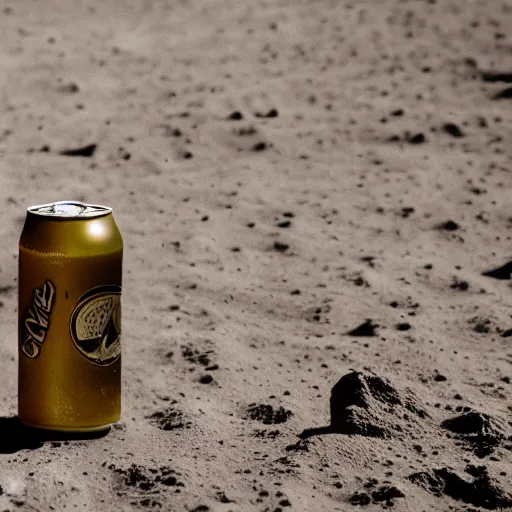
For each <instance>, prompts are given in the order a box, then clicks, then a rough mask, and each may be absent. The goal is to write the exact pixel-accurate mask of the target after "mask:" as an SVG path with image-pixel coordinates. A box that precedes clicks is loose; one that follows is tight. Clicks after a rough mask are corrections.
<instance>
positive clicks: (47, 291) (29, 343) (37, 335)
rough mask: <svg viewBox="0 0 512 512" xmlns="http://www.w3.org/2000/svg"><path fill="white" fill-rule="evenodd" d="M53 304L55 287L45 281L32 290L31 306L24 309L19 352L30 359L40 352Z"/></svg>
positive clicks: (48, 325) (48, 326)
mask: <svg viewBox="0 0 512 512" xmlns="http://www.w3.org/2000/svg"><path fill="white" fill-rule="evenodd" d="M54 303H55V285H54V284H53V283H52V282H51V281H50V280H49V279H47V280H46V281H45V282H44V284H42V285H41V286H40V287H39V288H36V289H35V290H34V292H33V294H32V305H31V306H30V307H28V308H27V309H26V311H25V314H24V316H23V323H22V328H23V336H22V340H23V341H22V343H21V350H22V352H23V353H24V354H25V355H26V356H28V357H30V358H32V359H33V358H36V357H37V356H38V355H39V353H40V352H41V346H42V345H43V342H44V340H45V339H46V335H47V333H48V329H49V328H50V318H51V314H52V309H53V305H54Z"/></svg>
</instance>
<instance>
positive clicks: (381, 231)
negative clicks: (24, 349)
mask: <svg viewBox="0 0 512 512" xmlns="http://www.w3.org/2000/svg"><path fill="white" fill-rule="evenodd" d="M0 5H1V8H2V15H1V17H0V85H1V89H0V93H1V94H0V107H1V112H2V115H1V116H0V156H1V158H0V180H1V181H0V204H1V212H2V218H3V222H2V223H1V225H0V230H1V233H0V234H1V236H2V245H1V252H0V255H1V260H0V269H1V283H0V284H1V289H0V291H1V293H2V297H0V299H1V306H2V307H1V308H0V320H1V324H0V326H1V327H0V328H1V331H0V332H1V336H2V340H3V342H2V344H1V345H0V353H1V355H2V357H1V359H0V415H1V416H2V419H0V435H1V441H0V452H3V453H0V505H1V506H0V509H2V510H4V509H5V510H27V511H32V510H41V511H46V510H57V511H60V510H75V509H76V510H90V511H119V510H126V511H129V510H139V509H154V510H159V509H160V510H169V511H191V510H195V511H207V510H212V511H215V512H217V511H219V512H221V511H253V510H254V511H279V510H282V511H286V510H297V511H302V510H304V511H320V510H321V511H324V510H325V511H335V510H339V511H349V512H350V511H352V510H358V509H360V510H368V511H373V510H380V509H381V508H382V507H390V508H391V507H393V509H394V510H396V511H397V512H398V511H414V512H416V511H420V512H421V511H425V512H426V511H448V510H451V511H457V512H462V511H475V510H486V509H498V510H499V509H502V510H512V467H511V461H512V452H511V450H512V437H511V436H512V427H511V412H512V405H511V403H512V402H511V399H510V394H511V391H512V387H511V386H512V384H511V378H512V345H511V343H512V342H511V341H510V340H511V339H512V338H511V337H510V335H511V334H512V332H511V331H509V329H511V328H512V320H511V310H510V292H511V287H510V280H509V279H510V270H511V267H512V265H509V266H505V267H504V268H502V269H501V270H500V271H499V272H497V273H491V275H490V276H489V275H487V276H486V275H483V273H485V272H487V271H490V270H493V269H497V268H499V267H501V266H502V265H504V264H506V263H507V262H509V261H510V255H511V253H510V233H511V229H512V212H511V209H510V186H511V184H512V174H511V171H512V158H511V152H510V147H511V142H512V125H511V121H512V109H511V106H512V89H511V87H512V84H511V81H512V76H511V75H512V41H511V39H510V37H511V32H512V31H511V28H512V3H511V2H510V1H503V0H492V1H490V2H489V1H487V2H486V1H483V0H475V1H469V0H458V1H453V0H438V1H437V2H436V1H435V0H430V1H419V0H418V1H413V0H409V1H407V0H405V1H399V0H380V1H379V2H375V1H362V0H359V1H357V2H356V1H352V2H349V1H345V0H344V1H334V0H332V1H327V0H315V1H311V2H303V1H290V0H288V1H286V0H281V1H278V0H268V1H257V2H238V1H235V0H215V1H213V0H209V1H208V0H205V1H202V2H192V1H190V0H179V1H176V2H164V1H157V0H154V1H151V0H147V1H144V2H143V1H140V2H135V1H133V0H120V1H116V2H114V1H109V2H100V1H99V0H90V1H85V0H70V1H68V2H50V1H42V0H39V1H35V0H32V1H29V0H23V1H21V0H18V1H16V2H15V1H14V0H10V1H9V0H3V1H2V2H0ZM89 144H96V145H97V146H96V147H94V148H91V150H90V152H89V153H90V156H83V157H71V156H66V155H62V154H60V153H61V152H62V151H65V150H69V149H75V148H79V147H82V146H86V145H89ZM60 199H81V200H84V201H87V202H91V203H99V204H107V205H109V206H112V207H113V208H114V216H115V219H116V221H117V223H118V225H119V228H120V230H121V233H122V234H123V237H124V244H125V259H124V281H123V417H122V421H121V422H120V423H119V424H117V425H116V427H115V428H113V429H112V431H111V432H110V433H109V434H108V435H107V436H106V437H103V438H100V439H94V440H81V441H65V442H64V441H58V440H54V441H46V442H38V441H37V440H34V439H29V438H27V437H25V436H22V435H20V434H19V432H18V431H17V430H16V428H15V425H16V422H15V419H13V416H15V415H16V403H17V402H16V393H17V380H16V379H17V377H16V376H17V342H16V332H17V327H16V321H17V314H16V305H17V297H16V275H17V250H18V249H17V244H18V240H19V236H20V233H21V228H22V224H23V220H24V216H25V209H26V207H27V206H29V205H32V204H41V203H46V202H50V201H54V200H60ZM496 277H498V278H501V279H496ZM368 319H369V321H368V322H367V320H368ZM365 322H366V323H365ZM361 324H363V327H361V328H360V329H358V330H356V331H355V332H353V333H352V334H347V333H348V332H349V331H352V330H353V329H355V328H357V327H358V326H360V325H361ZM353 371H355V372H359V373H351V372H353ZM342 377H344V378H343V380H341V382H340V384H339V385H338V386H336V387H335V388H334V389H333V386H334V385H335V384H336V383H337V382H338V381H339V380H340V379H341V378H342ZM331 390H333V391H332V393H333V394H332V400H331ZM301 434H302V438H300V437H299V436H300V435H301Z"/></svg>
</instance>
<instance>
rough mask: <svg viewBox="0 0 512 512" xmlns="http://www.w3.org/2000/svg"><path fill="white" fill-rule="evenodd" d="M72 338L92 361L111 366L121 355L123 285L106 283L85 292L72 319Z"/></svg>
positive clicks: (82, 352) (77, 346)
mask: <svg viewBox="0 0 512 512" xmlns="http://www.w3.org/2000/svg"><path fill="white" fill-rule="evenodd" d="M69 327H70V331H71V338H72V339H73V342H74V344H75V347H76V348H77V349H78V351H79V352H80V353H81V354H82V355H83V356H84V357H86V358H87V359H88V360H89V361H91V362H92V363H94V364H97V365H100V366H107V365H110V364H112V363H114V362H115V361H117V359H119V357H120V355H121V287H120V286H118V285H102V286H97V287H95V288H92V289H91V290H89V291H88V292H86V293H84V294H83V295H82V296H81V297H80V298H79V299H78V301H77V303H76V306H75V308H74V310H73V313H72V314H71V320H70V326H69Z"/></svg>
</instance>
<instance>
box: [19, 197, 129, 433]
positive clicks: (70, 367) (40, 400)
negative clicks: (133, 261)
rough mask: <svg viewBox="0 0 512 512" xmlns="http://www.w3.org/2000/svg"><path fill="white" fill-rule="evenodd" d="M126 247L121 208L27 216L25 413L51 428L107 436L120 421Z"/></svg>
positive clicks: (61, 206)
mask: <svg viewBox="0 0 512 512" xmlns="http://www.w3.org/2000/svg"><path fill="white" fill-rule="evenodd" d="M122 260H123V239H122V238H121V234H120V233H119V229H118V228H117V226H116V223H115V221H114V217H113V216H112V209H111V208H109V207H106V206H100V205H91V204H85V203H82V202H79V201H57V202H55V203H49V204H44V205H38V206H31V207H29V208H28V209H27V217H26V220H25V225H24V227H23V231H22V234H21V238H20V243H19V276H18V341H19V347H18V349H19V350H18V365H19V371H18V415H19V419H20V421H21V422H22V423H24V424H26V425H29V426H32V427H37V428H44V429H50V430H60V431H70V432H90V431H99V430H104V429H108V427H109V426H110V425H111V424H112V423H114V422H116V421H118V420H119V419H120V416H121V284H122V283H121V280H122Z"/></svg>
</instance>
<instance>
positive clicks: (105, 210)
mask: <svg viewBox="0 0 512 512" xmlns="http://www.w3.org/2000/svg"><path fill="white" fill-rule="evenodd" d="M62 204H66V205H71V206H79V207H83V208H85V209H87V208H95V209H96V210H94V209H93V210H92V211H89V212H81V213H79V214H76V215H63V214H58V213H49V212H45V211H37V210H39V209H42V208H48V207H52V206H57V205H62ZM27 212H28V213H30V214H32V215H37V216H40V217H47V218H50V219H59V220H61V219H62V220H75V219H78V220H80V219H84V218H87V219H91V218H95V217H103V216H105V215H108V214H109V213H112V208H110V207H109V206H103V205H101V204H90V203H84V202H82V201H75V200H64V201H54V202H52V203H45V204H37V205H33V206H29V207H28V208H27Z"/></svg>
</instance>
